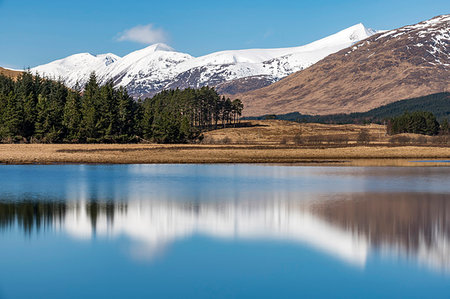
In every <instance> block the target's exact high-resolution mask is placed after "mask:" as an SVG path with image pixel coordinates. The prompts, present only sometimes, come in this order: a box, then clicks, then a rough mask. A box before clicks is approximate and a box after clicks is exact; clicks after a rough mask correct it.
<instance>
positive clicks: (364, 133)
mask: <svg viewBox="0 0 450 299" xmlns="http://www.w3.org/2000/svg"><path fill="white" fill-rule="evenodd" d="M357 142H358V143H359V144H369V143H370V134H369V131H368V130H367V129H362V130H361V131H360V132H359V134H358V138H357Z"/></svg>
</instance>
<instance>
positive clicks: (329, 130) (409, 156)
mask: <svg viewBox="0 0 450 299" xmlns="http://www.w3.org/2000/svg"><path fill="white" fill-rule="evenodd" d="M362 130H365V131H366V132H367V133H368V135H369V136H370V142H369V143H368V144H364V145H362V144H360V143H358V136H359V134H360V132H361V131H362ZM385 131H386V128H385V127H384V126H381V125H367V126H360V125H322V124H298V123H294V122H287V121H278V120H272V121H252V122H248V123H244V124H242V126H241V127H239V128H226V129H219V130H215V131H211V132H207V133H205V139H204V141H203V144H192V145H156V144H126V145H124V144H0V163H4V164H30V163H31V164H32V163H37V164H51V163H100V164H151V163H163V164H164V163H268V164H270V163H272V164H298V165H346V166H347V165H348V166H351V165H354V166H356V165H362V166H364V165H374V166H376V165H379V166H383V165H392V166H421V165H448V166H450V164H445V163H432V164H429V163H415V162H411V161H414V160H430V159H431V160H433V159H436V160H444V159H450V147H448V146H447V145H443V144H436V143H433V142H432V137H425V136H417V137H416V136H412V135H411V136H409V138H410V140H420V144H419V143H417V142H416V143H413V144H411V143H404V144H398V143H395V144H394V143H392V142H391V141H390V139H391V137H390V136H387V135H386V134H385ZM318 136H321V138H318ZM404 137H407V136H404Z"/></svg>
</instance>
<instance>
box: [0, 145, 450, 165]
mask: <svg viewBox="0 0 450 299" xmlns="http://www.w3.org/2000/svg"><path fill="white" fill-rule="evenodd" d="M424 159H450V148H448V147H417V146H405V147H387V146H353V147H343V148H339V147H338V148H301V147H291V146H270V145H267V146H262V145H259V146H258V145H254V146H252V145H169V146H168V145H142V144H138V145H117V144H112V145H105V144H101V145H100V144H99V145H96V144H92V145H43V144H11V145H0V162H1V163H5V164H30V163H31V164H32V163H37V164H51V163H101V164H141V163H143V164H146V163H275V164H306V165H311V164H320V165H324V164H326V165H348V166H350V165H374V166H376V165H379V166H382V165H392V166H421V165H430V164H428V163H427V164H423V163H413V162H411V161H412V160H424ZM433 165H434V163H433ZM436 165H437V164H436ZM440 165H446V164H440ZM447 165H448V164H447Z"/></svg>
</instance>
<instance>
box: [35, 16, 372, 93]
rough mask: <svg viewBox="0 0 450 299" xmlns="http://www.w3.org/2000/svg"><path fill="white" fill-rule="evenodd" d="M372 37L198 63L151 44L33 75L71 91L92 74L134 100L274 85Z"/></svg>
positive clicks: (362, 32) (358, 29)
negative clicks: (248, 82)
mask: <svg viewBox="0 0 450 299" xmlns="http://www.w3.org/2000/svg"><path fill="white" fill-rule="evenodd" d="M374 33H375V31H373V30H371V29H367V28H366V27H364V25H362V24H357V25H355V26H352V27H350V28H347V29H345V30H342V31H340V32H338V33H336V34H333V35H331V36H328V37H325V38H323V39H320V40H318V41H315V42H313V43H310V44H307V45H305V46H300V47H293V48H279V49H250V50H235V51H221V52H217V53H212V54H209V55H205V56H202V57H192V56H191V55H189V54H185V53H180V52H176V51H174V50H173V49H172V48H170V47H169V46H167V45H164V44H155V45H152V46H150V47H147V48H145V49H142V50H138V51H135V52H132V53H130V54H128V55H126V56H124V57H122V58H121V57H118V56H116V55H114V54H103V55H97V56H94V55H91V54H89V53H82V54H76V55H72V56H69V57H67V58H64V59H60V60H57V61H54V62H51V63H49V64H46V65H41V66H37V67H35V68H33V69H31V71H32V72H36V73H39V74H41V75H43V76H47V77H51V78H55V79H61V80H63V81H64V82H65V83H66V84H67V85H68V86H70V87H74V86H75V84H76V83H79V84H81V85H83V84H84V83H86V80H87V79H88V77H89V74H90V73H91V72H93V71H95V72H96V74H97V76H98V78H99V79H100V81H101V82H102V83H104V82H106V81H107V80H113V82H114V84H115V85H116V86H125V87H126V88H127V89H128V91H129V92H130V94H132V95H133V96H135V97H142V96H151V95H153V94H155V93H157V92H159V91H161V90H163V89H169V88H187V87H201V86H206V85H209V86H217V85H219V84H223V83H225V82H230V81H232V80H236V79H241V78H246V77H253V78H256V77H259V78H262V80H264V81H265V82H275V81H278V80H280V79H282V78H284V77H286V76H288V75H290V74H292V73H294V72H297V71H300V70H303V69H305V68H307V67H309V66H311V65H313V64H314V63H316V62H318V61H319V60H321V59H323V58H324V57H326V56H328V55H330V54H332V53H335V52H337V51H339V50H342V49H344V48H347V47H349V46H351V45H353V44H354V43H356V42H358V41H361V40H364V39H366V38H368V37H370V36H371V35H373V34H374ZM255 76H256V77H255ZM252 82H254V80H253V81H252ZM256 85H257V84H256ZM246 88H247V89H248V90H251V89H252V88H251V87H248V86H247V87H246Z"/></svg>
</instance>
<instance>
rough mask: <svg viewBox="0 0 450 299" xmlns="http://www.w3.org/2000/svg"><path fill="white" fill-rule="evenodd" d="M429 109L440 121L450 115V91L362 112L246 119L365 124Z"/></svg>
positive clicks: (290, 114) (381, 121) (284, 115)
mask: <svg viewBox="0 0 450 299" xmlns="http://www.w3.org/2000/svg"><path fill="white" fill-rule="evenodd" d="M406 111H409V112H415V111H429V112H431V113H433V114H434V115H435V116H436V118H437V119H438V120H439V121H441V120H444V119H448V118H449V117H450V92H443V93H437V94H432V95H428V96H423V97H418V98H413V99H407V100H401V101H397V102H394V103H391V104H388V105H385V106H382V107H378V108H375V109H372V110H370V111H368V112H363V113H351V114H333V115H305V114H301V113H298V112H294V113H288V114H283V115H266V116H261V117H254V118H247V119H282V120H289V121H297V122H314V123H326V124H365V123H384V122H385V121H386V120H388V119H390V118H392V117H395V116H399V115H401V114H403V113H404V112H406Z"/></svg>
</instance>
